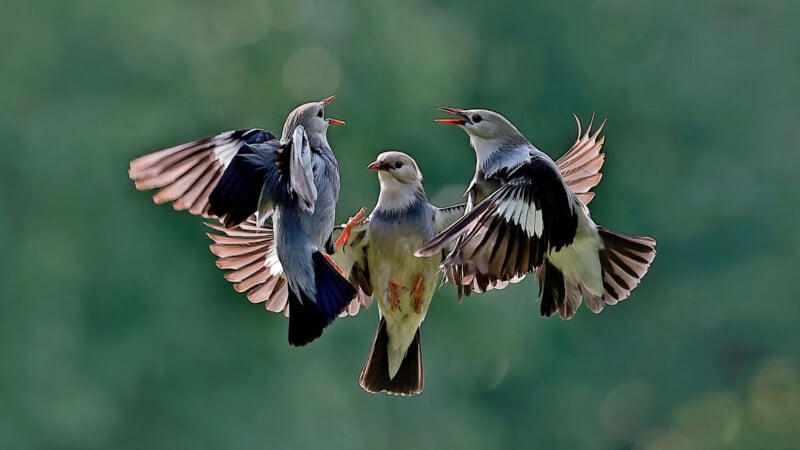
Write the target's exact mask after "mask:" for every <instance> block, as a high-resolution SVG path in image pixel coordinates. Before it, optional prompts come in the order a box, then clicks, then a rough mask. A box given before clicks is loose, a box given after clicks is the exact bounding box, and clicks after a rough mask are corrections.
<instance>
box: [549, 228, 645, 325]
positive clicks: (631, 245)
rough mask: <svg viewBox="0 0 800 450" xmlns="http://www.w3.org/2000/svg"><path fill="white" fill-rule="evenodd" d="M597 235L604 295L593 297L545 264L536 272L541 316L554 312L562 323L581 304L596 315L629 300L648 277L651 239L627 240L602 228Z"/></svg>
mask: <svg viewBox="0 0 800 450" xmlns="http://www.w3.org/2000/svg"><path fill="white" fill-rule="evenodd" d="M597 231H598V233H599V234H600V239H601V240H602V242H603V246H602V248H601V249H600V251H599V257H600V267H601V270H602V278H603V295H602V296H596V295H593V294H592V293H591V292H589V290H588V289H587V288H586V286H584V285H583V284H582V283H580V281H577V282H574V281H573V280H569V279H567V278H566V277H564V275H563V273H562V272H561V270H559V269H558V268H557V267H555V265H553V264H552V263H551V262H550V261H549V260H548V261H545V264H544V265H542V266H541V267H539V269H538V270H537V271H536V277H537V278H538V279H539V295H540V296H541V302H542V303H541V314H542V315H543V316H545V317H549V316H551V315H553V314H555V313H556V311H557V312H558V313H559V315H560V316H561V318H562V319H571V318H572V316H574V315H575V312H576V311H577V309H578V307H579V306H580V305H581V301H584V300H585V301H586V306H588V307H589V309H591V310H592V312H594V313H599V312H600V311H602V310H603V307H604V306H605V305H616V304H617V302H620V301H622V300H625V299H626V298H628V296H630V295H631V291H633V289H634V288H635V287H636V286H638V285H639V282H640V281H641V280H642V278H643V277H644V276H645V274H647V271H648V269H649V268H650V264H651V263H652V262H653V259H655V257H656V241H655V240H654V239H652V238H649V237H636V236H626V235H624V234H620V233H615V232H613V231H611V230H608V229H606V228H603V227H601V226H598V227H597Z"/></svg>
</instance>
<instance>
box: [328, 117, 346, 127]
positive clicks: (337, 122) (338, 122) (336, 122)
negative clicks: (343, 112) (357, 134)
mask: <svg viewBox="0 0 800 450" xmlns="http://www.w3.org/2000/svg"><path fill="white" fill-rule="evenodd" d="M346 123H347V122H345V121H344V120H339V119H334V118H332V117H328V125H344V124H346Z"/></svg>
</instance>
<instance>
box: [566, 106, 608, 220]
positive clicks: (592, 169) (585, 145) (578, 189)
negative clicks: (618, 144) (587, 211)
mask: <svg viewBox="0 0 800 450" xmlns="http://www.w3.org/2000/svg"><path fill="white" fill-rule="evenodd" d="M572 117H574V118H575V123H577V124H578V137H577V138H576V139H575V143H574V144H572V147H570V149H569V150H568V151H567V153H565V154H564V156H562V157H561V158H559V159H558V161H556V167H558V170H559V172H561V176H562V177H564V182H565V183H567V186H569V188H570V189H571V190H572V192H573V193H575V196H576V197H578V200H580V201H581V202H582V203H583V204H584V205H588V204H589V202H591V201H592V199H593V198H594V192H592V188H594V187H595V186H597V184H598V183H600V179H601V178H603V174H602V173H600V169H602V168H603V162H604V161H605V155H604V154H603V153H601V152H602V150H603V143H604V142H605V140H606V137H605V136H600V133H601V132H602V131H603V127H604V126H605V125H606V121H605V120H603V122H602V123H601V124H600V126H599V127H597V130H595V131H594V133H592V124H594V114H592V119H591V120H590V121H589V126H588V127H586V131H585V132H583V131H582V129H581V121H580V119H578V116H576V115H575V114H573V115H572Z"/></svg>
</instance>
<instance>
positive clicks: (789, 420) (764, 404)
mask: <svg viewBox="0 0 800 450" xmlns="http://www.w3.org/2000/svg"><path fill="white" fill-rule="evenodd" d="M748 406H749V409H750V414H751V415H752V417H753V420H754V421H755V422H757V423H759V424H760V425H762V426H763V427H764V428H765V429H766V430H767V431H768V432H771V433H779V434H783V433H789V432H792V431H794V430H796V428H797V424H798V423H800V376H798V374H797V372H796V371H795V370H794V369H793V368H792V367H791V364H790V362H789V361H787V360H774V361H770V362H769V363H767V364H765V365H764V367H763V368H762V369H761V370H760V371H759V372H758V373H757V374H756V376H755V377H754V378H753V382H752V384H751V385H750V398H749V405H748Z"/></svg>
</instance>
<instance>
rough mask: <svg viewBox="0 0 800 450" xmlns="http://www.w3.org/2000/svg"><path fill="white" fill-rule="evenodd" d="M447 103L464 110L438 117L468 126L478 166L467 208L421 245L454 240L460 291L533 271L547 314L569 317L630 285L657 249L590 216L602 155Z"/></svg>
mask: <svg viewBox="0 0 800 450" xmlns="http://www.w3.org/2000/svg"><path fill="white" fill-rule="evenodd" d="M440 109H441V110H443V111H446V112H449V113H451V114H454V115H457V116H459V117H460V118H458V119H440V120H439V121H440V122H444V123H450V124H454V125H458V126H459V127H461V128H462V129H464V130H465V131H466V132H467V134H468V135H469V139H470V145H471V146H472V148H473V149H474V150H475V154H476V157H477V161H476V170H475V175H474V177H473V179H472V182H471V183H470V186H469V188H468V190H467V195H468V202H467V209H468V211H467V213H466V215H465V217H463V218H462V219H460V220H458V221H457V222H456V223H454V224H453V225H452V226H451V227H450V228H448V229H447V230H445V231H444V232H443V233H441V234H440V235H438V236H436V237H435V238H434V239H432V240H431V241H430V242H428V243H426V245H424V246H423V248H421V249H420V250H419V251H418V252H417V254H418V255H423V256H425V255H431V254H433V253H435V252H439V251H441V250H442V249H443V248H444V247H446V246H447V245H450V244H451V243H453V242H455V249H454V250H453V251H452V252H450V254H449V255H448V256H447V258H445V260H444V263H443V265H444V268H445V272H446V274H447V277H448V280H450V281H451V282H453V283H454V284H456V285H457V286H459V294H461V293H462V290H463V292H464V293H466V294H467V295H469V293H470V292H471V291H477V292H484V291H486V290H489V289H495V288H502V287H504V286H506V285H507V284H508V283H513V282H517V281H520V280H521V279H522V278H524V277H525V275H526V274H527V273H529V272H532V271H536V272H537V276H538V277H539V280H540V295H541V296H542V305H541V311H542V314H543V315H545V316H549V315H551V314H553V313H554V312H556V311H558V312H560V314H561V316H562V317H564V318H570V317H572V316H573V315H574V313H575V311H576V309H577V307H578V306H579V305H580V303H581V302H582V301H586V302H587V304H588V305H589V307H590V309H591V310H592V311H594V312H599V311H600V310H602V308H603V305H605V304H609V305H611V304H615V303H617V302H618V301H620V300H623V299H625V298H626V297H628V295H630V291H631V290H632V289H633V288H634V287H636V285H638V283H639V281H640V279H641V278H642V277H643V276H644V275H645V273H647V270H648V268H649V266H650V263H651V262H652V261H653V259H654V257H655V241H654V240H652V239H650V238H645V237H641V238H640V237H632V236H625V235H622V234H619V233H614V232H611V231H609V230H607V229H605V228H603V227H600V226H598V225H596V224H595V223H594V222H593V221H592V219H591V217H590V216H589V209H588V208H587V207H586V205H585V203H584V201H585V202H587V203H588V201H589V200H591V198H592V195H589V194H591V193H589V192H588V189H590V188H591V187H593V186H595V185H596V184H597V182H599V179H600V174H599V173H598V171H599V167H600V166H601V165H602V159H600V160H599V161H598V160H591V158H583V157H581V156H579V155H577V154H576V153H573V150H574V149H575V146H573V150H570V152H568V154H567V155H565V158H566V159H564V158H562V160H564V164H563V165H562V164H559V163H561V162H562V160H559V163H556V162H554V161H553V160H552V159H551V158H550V157H549V156H548V155H547V154H545V153H544V152H542V151H540V150H539V149H537V148H536V147H535V146H534V145H533V144H531V143H530V141H528V140H527V139H526V138H525V137H524V136H523V135H522V134H521V133H520V132H519V130H517V128H516V127H515V126H514V125H513V124H511V122H509V121H508V120H507V119H506V118H505V117H503V116H502V115H500V114H498V113H496V112H494V111H488V110H461V109H457V108H440ZM590 127H591V125H590ZM601 128H602V126H601ZM597 133H599V130H598V131H597ZM587 136H588V130H587ZM596 136H597V134H595V135H593V136H592V137H591V140H594V139H595V138H596ZM584 137H585V136H584ZM580 138H581V136H580V128H579V142H580V141H581V139H580ZM576 144H578V142H576ZM562 170H563V171H564V173H562ZM580 172H583V173H584V176H580ZM576 174H577V175H578V176H576ZM573 189H574V190H573Z"/></svg>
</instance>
